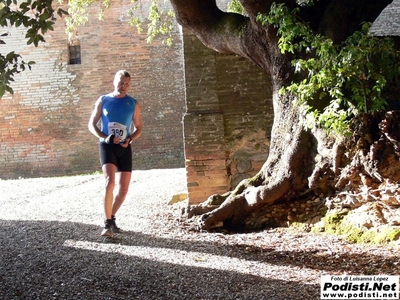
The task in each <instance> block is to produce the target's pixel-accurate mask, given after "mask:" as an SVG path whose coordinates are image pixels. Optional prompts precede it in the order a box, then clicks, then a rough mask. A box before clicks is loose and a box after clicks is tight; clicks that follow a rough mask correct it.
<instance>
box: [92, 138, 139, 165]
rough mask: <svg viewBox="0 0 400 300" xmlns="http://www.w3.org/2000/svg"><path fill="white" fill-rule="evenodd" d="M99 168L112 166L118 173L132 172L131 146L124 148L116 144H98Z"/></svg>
mask: <svg viewBox="0 0 400 300" xmlns="http://www.w3.org/2000/svg"><path fill="white" fill-rule="evenodd" d="M99 154H100V163H101V166H103V165H104V164H113V165H116V166H117V171H118V172H132V148H131V145H128V147H126V148H124V147H121V146H120V145H118V144H107V143H104V142H100V143H99Z"/></svg>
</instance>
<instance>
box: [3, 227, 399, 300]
mask: <svg viewBox="0 0 400 300" xmlns="http://www.w3.org/2000/svg"><path fill="white" fill-rule="evenodd" d="M98 234H99V228H98V227H97V226H93V225H87V224H82V223H72V222H54V221H8V220H2V222H1V226H0V298H1V299H96V300H97V299H210V300H211V299H280V300H281V299H287V295H298V298H291V299H292V300H294V299H319V289H320V287H319V285H315V284H304V283H302V282H298V281H290V282H287V281H284V280H282V279H280V278H275V276H274V274H271V276H270V277H268V278H266V277H261V276H255V275H249V274H244V273H240V272H236V271H232V270H218V269H214V268H207V267H197V266H187V265H184V264H179V262H176V263H175V262H174V263H172V262H163V261H159V260H156V259H151V258H143V257H141V256H136V255H125V254H121V253H118V251H117V250H115V251H114V250H113V247H114V246H115V247H117V248H118V247H125V246H128V247H129V246H132V247H149V248H151V249H154V248H157V249H174V250H176V251H186V252H192V251H193V252H201V253H209V254H211V255H218V256H228V257H231V258H238V259H241V260H251V261H254V260H255V258H256V263H257V262H258V263H260V264H261V263H267V264H272V265H275V266H282V267H284V266H297V267H308V268H314V269H318V270H321V271H326V273H329V272H332V271H337V270H338V269H339V268H340V269H341V270H343V271H345V272H349V273H351V272H357V270H358V269H359V267H357V266H360V265H362V264H368V263H369V261H364V260H363V257H360V256H357V257H353V256H352V255H344V254H341V255H334V256H332V255H330V254H321V253H309V252H299V251H296V252H279V251H275V250H273V249H265V248H263V249H261V248H257V247H252V248H251V249H248V248H244V247H240V246H239V247H236V246H227V245H216V244H215V243H207V242H204V241H201V242H190V243H188V242H184V241H179V240H172V239H165V238H157V237H153V236H147V235H145V234H142V233H138V232H127V233H124V234H123V235H122V234H121V235H119V236H118V238H117V239H113V240H108V239H104V238H101V237H99V235H98ZM66 241H76V242H78V243H79V242H84V243H91V245H92V247H93V249H82V248H79V247H71V246H66V245H65V242H66ZM105 244H106V245H109V246H110V247H109V250H108V252H104V251H101V250H100V249H96V245H101V246H104V245H105ZM143 249H145V248H143ZM255 252H256V254H257V255H255ZM375 259H376V261H378V262H380V263H382V264H393V261H391V260H390V259H389V258H385V257H375ZM368 260H370V258H369V259H368ZM346 261H347V262H348V261H353V262H356V263H354V264H348V263H346V264H344V263H343V262H346ZM371 272H372V273H373V272H374V270H373V267H372V270H371ZM221 278H222V280H221ZM255 287H257V288H255Z"/></svg>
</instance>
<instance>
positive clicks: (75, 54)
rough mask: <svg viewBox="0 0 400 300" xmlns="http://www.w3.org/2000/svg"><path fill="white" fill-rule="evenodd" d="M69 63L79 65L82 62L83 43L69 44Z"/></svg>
mask: <svg viewBox="0 0 400 300" xmlns="http://www.w3.org/2000/svg"><path fill="white" fill-rule="evenodd" d="M68 50H69V64H70V65H77V64H80V63H81V45H74V46H71V45H69V47H68Z"/></svg>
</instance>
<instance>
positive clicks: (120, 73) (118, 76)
mask: <svg viewBox="0 0 400 300" xmlns="http://www.w3.org/2000/svg"><path fill="white" fill-rule="evenodd" d="M122 76H123V77H128V78H129V79H130V78H131V74H129V73H128V71H125V70H119V71H118V72H117V73H115V76H114V85H115V84H116V83H117V82H118V81H119V80H120V79H121V77H122Z"/></svg>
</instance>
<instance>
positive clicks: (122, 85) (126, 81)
mask: <svg viewBox="0 0 400 300" xmlns="http://www.w3.org/2000/svg"><path fill="white" fill-rule="evenodd" d="M130 84H131V79H130V78H129V77H125V76H121V77H120V78H118V77H117V78H115V80H114V88H115V95H116V96H117V97H125V95H126V93H127V92H128V90H129V86H130Z"/></svg>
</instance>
